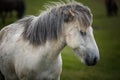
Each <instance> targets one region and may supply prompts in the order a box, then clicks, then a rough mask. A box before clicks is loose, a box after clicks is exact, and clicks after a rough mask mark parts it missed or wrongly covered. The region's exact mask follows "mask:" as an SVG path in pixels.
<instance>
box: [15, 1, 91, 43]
mask: <svg viewBox="0 0 120 80" xmlns="http://www.w3.org/2000/svg"><path fill="white" fill-rule="evenodd" d="M48 7H49V8H48ZM48 7H47V10H45V11H42V12H41V14H40V15H39V16H29V17H26V18H23V19H21V20H19V21H18V22H17V23H21V24H24V26H25V27H24V31H23V33H22V36H23V38H24V40H28V41H29V42H30V43H31V44H33V45H41V44H44V43H45V42H46V41H47V40H53V39H55V40H56V39H59V37H60V35H61V33H62V29H63V24H64V23H69V22H70V21H71V17H72V20H74V19H78V21H79V22H80V24H81V25H82V26H84V27H85V26H86V27H87V26H89V25H90V24H91V21H92V15H91V12H90V10H89V8H88V7H86V6H83V5H82V4H80V3H78V2H75V1H73V2H67V3H64V2H59V3H58V2H57V3H53V4H52V6H48ZM69 10H70V11H71V12H72V13H74V16H70V15H69V14H68V11H69Z"/></svg>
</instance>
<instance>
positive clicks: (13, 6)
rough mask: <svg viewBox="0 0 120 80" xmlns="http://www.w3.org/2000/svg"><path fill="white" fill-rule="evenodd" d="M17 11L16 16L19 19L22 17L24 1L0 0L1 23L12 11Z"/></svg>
mask: <svg viewBox="0 0 120 80" xmlns="http://www.w3.org/2000/svg"><path fill="white" fill-rule="evenodd" d="M13 11H16V12H17V18H18V19H20V18H22V17H23V15H24V12H25V3H24V1H23V0H0V17H1V19H2V23H3V24H4V23H5V19H6V17H7V16H8V14H10V16H11V15H12V12H13Z"/></svg>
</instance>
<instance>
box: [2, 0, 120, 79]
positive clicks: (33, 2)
mask: <svg viewBox="0 0 120 80" xmlns="http://www.w3.org/2000/svg"><path fill="white" fill-rule="evenodd" d="M48 1H53V0H26V15H38V14H39V10H41V9H43V5H44V4H45V3H46V2H48ZM54 1H57V0H54ZM78 1H79V2H82V3H83V4H85V5H87V6H89V7H90V9H91V10H92V13H93V29H94V36H95V38H96V42H97V44H98V47H99V51H100V61H99V62H98V64H97V65H96V66H93V67H88V66H85V65H84V64H82V63H81V62H80V60H78V58H77V57H76V56H74V54H73V52H72V50H71V49H70V48H69V47H65V49H64V50H63V51H62V58H63V72H62V75H61V80H120V12H119V14H118V16H116V17H107V16H106V12H105V6H104V4H103V2H102V1H101V0H78ZM117 1H118V0H117ZM118 6H119V10H120V0H119V1H118ZM14 20H16V19H15V18H8V19H7V23H6V24H10V23H11V22H13V21H14ZM0 25H1V23H0ZM1 28H2V26H1Z"/></svg>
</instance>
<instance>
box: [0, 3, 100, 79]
mask: <svg viewBox="0 0 120 80" xmlns="http://www.w3.org/2000/svg"><path fill="white" fill-rule="evenodd" d="M54 4H55V5H54V6H52V7H50V6H48V7H49V9H47V10H46V11H43V12H42V13H41V14H40V15H39V16H29V17H26V18H23V19H21V20H19V21H17V22H15V23H13V24H11V25H8V26H6V27H4V28H3V29H2V30H1V31H0V76H4V78H5V80H60V74H61V71H62V59H61V54H60V52H61V50H62V49H63V48H64V47H65V46H66V45H68V46H69V47H71V48H72V50H73V51H74V52H75V54H76V55H77V56H78V57H79V58H80V59H81V61H82V62H83V63H84V64H86V65H88V66H92V65H95V64H96V63H97V61H98V60H99V51H98V47H97V45H96V42H95V39H94V36H93V29H92V27H91V24H92V15H91V12H90V10H89V8H88V7H86V6H84V5H82V4H80V3H78V2H75V1H74V2H68V3H54Z"/></svg>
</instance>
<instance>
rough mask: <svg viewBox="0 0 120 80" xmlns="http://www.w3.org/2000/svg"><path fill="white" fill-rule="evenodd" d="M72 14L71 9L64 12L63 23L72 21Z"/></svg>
mask: <svg viewBox="0 0 120 80" xmlns="http://www.w3.org/2000/svg"><path fill="white" fill-rule="evenodd" d="M74 16H75V15H74V13H73V12H72V10H71V9H68V10H67V11H64V21H65V22H69V21H72V20H73V18H74Z"/></svg>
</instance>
